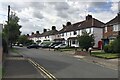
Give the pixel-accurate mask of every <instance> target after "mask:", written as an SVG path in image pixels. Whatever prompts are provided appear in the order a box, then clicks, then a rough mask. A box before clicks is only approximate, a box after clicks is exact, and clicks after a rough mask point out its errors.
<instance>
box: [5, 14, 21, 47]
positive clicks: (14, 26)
mask: <svg viewBox="0 0 120 80" xmlns="http://www.w3.org/2000/svg"><path fill="white" fill-rule="evenodd" d="M18 22H19V18H18V17H17V16H16V15H15V14H13V13H12V14H11V16H10V19H9V22H8V21H7V24H6V25H5V27H4V29H3V32H4V34H5V36H6V37H7V40H8V44H10V47H11V48H12V44H13V43H15V42H16V41H17V39H18V38H19V36H20V33H21V32H20V30H19V29H20V28H21V26H20V25H19V24H18Z"/></svg>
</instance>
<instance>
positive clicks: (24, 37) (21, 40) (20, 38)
mask: <svg viewBox="0 0 120 80" xmlns="http://www.w3.org/2000/svg"><path fill="white" fill-rule="evenodd" d="M27 41H28V38H27V36H26V35H21V36H19V39H18V42H19V43H20V44H23V45H25V44H26V42H27Z"/></svg>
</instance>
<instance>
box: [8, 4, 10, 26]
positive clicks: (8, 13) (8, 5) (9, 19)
mask: <svg viewBox="0 0 120 80" xmlns="http://www.w3.org/2000/svg"><path fill="white" fill-rule="evenodd" d="M9 20H10V5H8V24H9Z"/></svg>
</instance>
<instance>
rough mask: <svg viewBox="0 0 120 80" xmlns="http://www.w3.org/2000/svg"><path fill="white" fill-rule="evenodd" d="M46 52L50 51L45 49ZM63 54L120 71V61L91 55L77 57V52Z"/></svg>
mask: <svg viewBox="0 0 120 80" xmlns="http://www.w3.org/2000/svg"><path fill="white" fill-rule="evenodd" d="M44 50H49V49H44ZM51 51H53V49H51ZM59 52H60V51H59ZM61 53H63V54H66V55H73V56H74V57H76V58H78V59H82V60H84V61H86V62H89V63H96V64H98V65H100V66H103V67H107V68H110V69H114V70H118V63H119V59H118V58H116V59H103V58H98V57H94V56H90V55H86V56H83V55H75V54H74V53H75V51H62V52H61Z"/></svg>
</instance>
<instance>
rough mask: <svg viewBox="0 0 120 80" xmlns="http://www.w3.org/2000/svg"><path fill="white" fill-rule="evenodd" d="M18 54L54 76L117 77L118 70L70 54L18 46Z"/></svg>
mask: <svg viewBox="0 0 120 80" xmlns="http://www.w3.org/2000/svg"><path fill="white" fill-rule="evenodd" d="M18 51H19V53H20V54H22V55H23V56H24V57H29V58H31V59H32V60H33V61H35V62H37V63H38V64H39V65H41V66H43V67H44V68H45V69H46V70H48V71H49V72H50V73H51V74H52V75H54V76H55V77H56V78H117V77H118V71H117V70H113V69H109V68H106V67H102V66H99V65H97V64H94V63H89V62H85V61H84V60H82V59H78V58H75V57H73V56H72V55H66V54H62V53H61V52H58V51H49V50H43V49H27V48H18Z"/></svg>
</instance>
